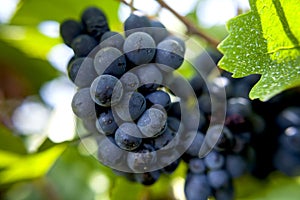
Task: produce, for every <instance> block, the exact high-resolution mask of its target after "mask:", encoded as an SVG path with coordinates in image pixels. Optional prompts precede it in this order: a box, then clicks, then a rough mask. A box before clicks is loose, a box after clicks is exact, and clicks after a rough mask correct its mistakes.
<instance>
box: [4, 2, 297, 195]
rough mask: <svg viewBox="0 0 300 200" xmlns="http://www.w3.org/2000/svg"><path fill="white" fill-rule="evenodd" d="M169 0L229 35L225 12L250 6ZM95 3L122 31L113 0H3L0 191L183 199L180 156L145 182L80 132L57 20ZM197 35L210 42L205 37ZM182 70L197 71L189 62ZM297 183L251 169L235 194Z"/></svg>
mask: <svg viewBox="0 0 300 200" xmlns="http://www.w3.org/2000/svg"><path fill="white" fill-rule="evenodd" d="M166 2H168V3H169V4H170V5H171V6H172V7H174V9H175V10H177V11H178V12H179V13H180V14H182V15H184V16H186V17H187V18H189V19H190V20H191V21H193V22H194V23H195V24H198V25H199V27H201V28H202V30H203V31H205V32H207V33H208V34H210V35H211V36H213V37H215V38H217V39H219V40H221V39H223V38H224V37H225V36H226V29H225V25H224V23H225V21H224V20H227V19H229V18H231V17H233V16H235V15H237V14H238V13H240V12H244V11H246V10H247V9H248V8H247V6H245V2H246V4H247V1H241V0H226V1H223V0H213V1H210V2H213V3H214V4H209V3H208V2H209V1H207V0H188V1H185V2H184V3H183V2H182V1H180V0H174V1H173V0H172V1H166ZM224 2H225V4H224ZM135 3H136V4H135V7H137V8H138V9H140V10H142V12H145V14H147V15H152V16H155V17H157V18H158V19H159V20H161V21H162V22H163V23H164V24H165V25H166V27H167V28H168V29H170V30H172V31H176V32H178V33H179V34H184V33H185V31H186V28H185V27H184V25H183V24H182V23H181V22H180V21H178V20H177V19H176V18H175V17H174V16H173V15H172V14H171V13H169V12H168V11H166V10H164V9H160V8H159V6H158V5H157V4H156V2H155V1H152V0H147V3H145V1H144V0H136V1H135ZM90 5H94V6H98V7H100V8H102V9H103V10H104V12H105V13H106V15H107V17H108V21H109V24H110V28H111V29H112V30H114V31H122V21H124V19H125V18H126V17H127V16H128V15H129V12H130V9H129V8H128V7H126V6H124V5H120V3H119V2H118V1H116V0H97V1H93V0H85V1H81V0H63V1H59V0H51V1H41V0H0V7H1V10H0V199H7V200H27V199H28V200H41V199H43V200H44V199H45V200H47V199H49V200H50V199H51V200H59V199H64V200H68V199H70V200H77V199H78V200H90V199H101V200H106V199H107V200H108V199H124V200H126V199H128V200H134V199H156V200H159V199H161V200H163V199H164V200H165V199H180V200H181V199H184V194H183V184H184V178H185V172H186V166H185V165H184V164H183V163H182V164H181V165H180V167H179V168H178V169H177V171H176V172H175V173H174V174H173V175H171V176H168V177H167V176H166V177H162V178H161V179H160V180H159V181H158V182H157V183H156V184H154V185H153V186H151V187H144V186H141V185H139V184H137V183H132V182H129V181H127V180H125V179H124V178H118V177H117V176H116V175H114V174H113V173H112V171H111V170H110V169H108V168H107V167H105V166H103V165H101V164H99V163H98V162H97V160H96V159H95V158H94V157H93V156H91V155H90V154H89V152H88V151H87V150H86V148H85V146H84V145H86V143H82V142H81V141H80V140H79V139H78V135H77V134H76V133H77V132H79V131H82V130H80V129H81V128H80V127H77V126H75V118H74V116H73V114H72V111H71V108H70V102H71V98H72V95H73V94H74V92H75V88H74V87H73V85H72V84H71V83H70V81H69V80H68V79H67V78H66V69H65V67H66V64H67V62H68V60H69V59H70V58H71V57H72V51H71V49H69V48H68V47H67V46H65V45H63V44H62V39H61V38H60V37H59V34H58V33H59V23H60V22H62V21H63V20H65V19H68V18H73V19H79V16H80V14H81V12H82V11H83V10H84V8H86V7H87V6H90ZM145 5H146V6H145ZM183 5H184V6H183ZM224 5H226V6H227V7H226V8H225V7H224ZM150 8H151V9H150ZM227 8H228V9H229V11H230V12H229V11H228V9H227ZM205 9H206V10H205ZM209 9H213V10H209ZM226 9H227V10H226ZM230 9H231V10H230ZM218 10H226V11H228V12H227V14H226V12H224V13H225V14H224V13H223V14H221V13H220V16H219V18H220V19H221V21H220V19H212V18H208V17H207V16H211V15H209V14H210V13H213V15H216V14H215V13H218ZM204 11H205V12H206V13H205V12H204ZM207 13H208V15H205V14H207ZM224 16H225V17H224ZM203 19H204V20H203ZM205 19H206V20H210V21H211V22H212V23H211V24H207V21H205ZM218 20H219V21H218ZM222 20H223V21H222ZM192 38H193V39H194V40H196V41H197V42H199V44H200V45H202V46H203V48H205V46H206V44H205V43H203V41H202V40H201V39H199V38H197V37H193V36H192ZM194 53H195V52H194ZM200 53H201V52H196V53H195V54H200ZM185 65H189V64H188V63H185ZM181 73H183V74H184V75H185V76H191V75H192V73H193V72H192V71H190V70H189V68H188V66H184V67H183V68H182V70H181ZM274 177H275V178H274ZM299 187H300V180H299V179H287V178H285V177H284V176H282V175H278V174H274V175H272V176H271V177H270V181H269V182H268V183H267V181H266V182H261V181H257V180H254V179H252V178H250V177H247V176H246V177H242V178H241V179H239V180H236V188H237V199H272V200H274V199H299V196H300V193H299V191H300V190H299ZM287 197H288V198H287Z"/></svg>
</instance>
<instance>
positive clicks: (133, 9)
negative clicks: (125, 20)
mask: <svg viewBox="0 0 300 200" xmlns="http://www.w3.org/2000/svg"><path fill="white" fill-rule="evenodd" d="M117 1H120V2H122V3H124V4H125V5H126V6H129V7H130V9H131V11H135V10H138V9H136V8H135V7H134V6H133V3H132V1H131V2H130V3H127V1H125V0H117Z"/></svg>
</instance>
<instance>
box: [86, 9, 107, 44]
mask: <svg viewBox="0 0 300 200" xmlns="http://www.w3.org/2000/svg"><path fill="white" fill-rule="evenodd" d="M81 21H82V24H83V26H84V28H85V30H86V31H87V33H88V34H89V35H91V36H93V37H94V38H96V39H97V40H98V41H99V40H100V38H101V36H102V35H103V34H104V33H105V32H107V31H109V27H108V23H107V19H106V16H105V14H104V13H103V11H102V10H100V9H99V8H96V7H88V8H87V9H85V10H84V12H83V13H82V16H81Z"/></svg>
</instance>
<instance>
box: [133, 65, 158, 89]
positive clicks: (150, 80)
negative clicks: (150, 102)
mask: <svg viewBox="0 0 300 200" xmlns="http://www.w3.org/2000/svg"><path fill="white" fill-rule="evenodd" d="M133 73H135V74H136V75H137V77H138V78H139V80H140V87H139V88H138V90H139V92H142V93H143V92H144V93H149V92H152V91H155V90H156V89H157V88H158V87H159V85H160V84H161V83H162V82H163V75H162V73H161V72H160V70H159V69H158V68H157V67H156V65H155V64H147V65H142V66H141V67H137V68H135V69H134V71H133Z"/></svg>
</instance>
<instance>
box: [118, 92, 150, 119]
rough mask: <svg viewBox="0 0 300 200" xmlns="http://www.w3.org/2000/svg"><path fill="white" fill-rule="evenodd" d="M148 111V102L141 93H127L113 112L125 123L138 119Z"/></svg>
mask: <svg viewBox="0 0 300 200" xmlns="http://www.w3.org/2000/svg"><path fill="white" fill-rule="evenodd" d="M145 110H146V100H145V98H144V96H143V95H142V94H141V93H139V92H127V93H125V94H124V95H123V97H122V99H121V101H120V102H119V103H118V104H117V105H115V106H113V111H114V112H115V113H116V114H117V115H118V116H119V117H120V118H121V119H122V120H124V121H134V120H136V119H138V118H139V117H140V116H141V115H142V114H143V112H144V111H145Z"/></svg>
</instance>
